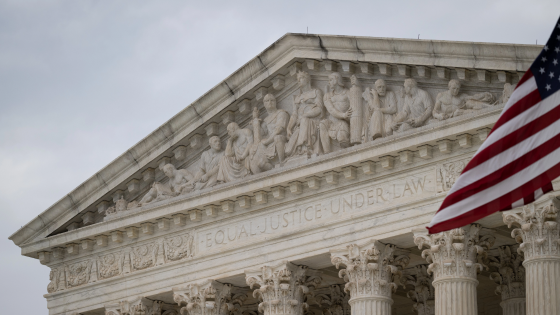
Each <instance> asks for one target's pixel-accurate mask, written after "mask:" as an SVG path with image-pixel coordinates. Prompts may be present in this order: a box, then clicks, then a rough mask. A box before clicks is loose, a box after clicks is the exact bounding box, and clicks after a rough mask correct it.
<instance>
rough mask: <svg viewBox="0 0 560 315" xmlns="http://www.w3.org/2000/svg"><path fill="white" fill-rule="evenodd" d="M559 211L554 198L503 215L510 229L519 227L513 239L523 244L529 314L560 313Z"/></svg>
mask: <svg viewBox="0 0 560 315" xmlns="http://www.w3.org/2000/svg"><path fill="white" fill-rule="evenodd" d="M559 208H560V201H559V200H558V199H556V198H555V197H551V198H550V199H549V200H548V201H546V202H545V203H544V204H542V205H539V206H535V204H534V203H533V204H530V205H527V206H525V207H523V209H522V210H520V211H515V210H514V211H510V212H507V213H503V219H504V223H506V224H507V225H508V227H511V226H512V225H516V226H518V227H519V228H516V229H514V230H513V231H512V232H511V236H512V237H513V238H515V240H516V241H517V242H518V243H520V244H521V245H519V249H518V250H517V252H518V253H519V254H521V253H523V255H524V256H525V260H524V261H523V266H524V267H525V273H526V278H525V287H526V301H527V314H539V315H541V314H542V315H549V314H558V313H560V281H558V279H560V235H559V225H558V209H559Z"/></svg>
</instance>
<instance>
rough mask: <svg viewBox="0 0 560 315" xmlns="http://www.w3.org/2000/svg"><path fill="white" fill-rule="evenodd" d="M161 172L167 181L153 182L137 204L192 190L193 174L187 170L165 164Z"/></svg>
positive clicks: (167, 197)
mask: <svg viewBox="0 0 560 315" xmlns="http://www.w3.org/2000/svg"><path fill="white" fill-rule="evenodd" d="M163 173H164V174H165V176H167V177H168V178H169V182H167V183H160V182H154V183H153V184H152V188H150V190H149V191H148V193H147V194H146V195H144V197H142V199H141V200H140V203H139V205H144V204H147V203H150V202H154V201H160V200H164V199H169V198H171V197H175V196H178V195H179V194H181V193H188V192H190V191H192V189H193V183H194V176H193V175H192V174H191V172H189V171H188V170H186V169H181V170H178V169H176V168H175V166H173V164H165V165H164V166H163Z"/></svg>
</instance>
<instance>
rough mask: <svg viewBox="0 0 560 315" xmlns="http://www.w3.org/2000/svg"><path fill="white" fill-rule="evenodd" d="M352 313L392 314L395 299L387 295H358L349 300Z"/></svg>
mask: <svg viewBox="0 0 560 315" xmlns="http://www.w3.org/2000/svg"><path fill="white" fill-rule="evenodd" d="M348 304H350V310H351V314H352V315H373V314H383V315H391V305H393V299H391V298H387V297H381V296H379V297H358V298H353V299H350V300H349V301H348Z"/></svg>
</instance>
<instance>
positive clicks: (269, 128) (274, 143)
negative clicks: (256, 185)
mask: <svg viewBox="0 0 560 315" xmlns="http://www.w3.org/2000/svg"><path fill="white" fill-rule="evenodd" d="M263 102H264V107H265V108H266V112H267V114H268V115H267V116H266V117H265V118H264V121H262V123H261V119H259V112H258V110H257V108H256V107H255V108H254V109H253V134H254V136H255V140H254V144H253V149H252V152H251V162H250V169H251V172H253V174H257V173H261V172H264V171H268V170H270V169H272V168H273V167H274V165H273V163H272V161H273V160H274V159H275V158H276V157H278V163H280V165H282V164H283V163H284V159H285V148H286V141H287V139H286V125H287V124H288V120H289V119H290V115H289V114H288V112H286V111H285V110H283V109H278V108H277V107H276V98H275V97H274V95H272V94H267V95H266V96H265V97H264V99H263ZM263 137H265V138H263Z"/></svg>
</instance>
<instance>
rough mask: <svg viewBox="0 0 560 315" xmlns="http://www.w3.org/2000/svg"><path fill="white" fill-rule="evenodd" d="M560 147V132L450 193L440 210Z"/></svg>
mask: <svg viewBox="0 0 560 315" xmlns="http://www.w3.org/2000/svg"><path fill="white" fill-rule="evenodd" d="M558 147H560V134H557V135H556V136H554V137H552V138H551V139H549V140H548V141H546V142H545V143H543V144H541V145H540V146H538V147H536V148H534V149H533V150H531V151H529V152H527V153H525V154H524V155H522V156H521V157H519V158H518V159H516V160H514V161H512V162H510V163H508V164H506V165H504V166H503V167H502V168H500V169H497V170H496V171H494V172H493V173H491V174H489V175H488V176H485V177H483V178H481V179H479V180H477V181H476V182H474V183H472V184H470V185H468V186H465V187H463V188H461V189H459V190H457V191H455V192H453V193H452V194H450V195H447V197H446V198H445V200H444V201H443V204H442V205H441V207H440V210H438V212H439V211H441V210H443V209H445V208H447V207H449V206H451V205H453V204H455V203H457V202H459V201H461V200H463V199H466V198H468V197H470V196H473V195H476V194H478V193H479V192H481V191H484V190H486V189H488V188H490V187H492V186H494V185H496V184H498V183H500V182H502V181H504V180H506V179H508V178H509V177H511V176H513V175H515V174H517V173H519V172H520V171H521V170H523V169H525V168H526V167H528V166H530V165H532V164H534V163H535V162H538V161H539V160H540V159H542V158H543V157H545V156H547V155H548V154H550V153H551V152H553V151H554V150H556V149H558ZM519 199H521V197H519V198H517V199H515V200H514V201H513V202H515V201H517V200H519Z"/></svg>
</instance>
